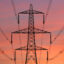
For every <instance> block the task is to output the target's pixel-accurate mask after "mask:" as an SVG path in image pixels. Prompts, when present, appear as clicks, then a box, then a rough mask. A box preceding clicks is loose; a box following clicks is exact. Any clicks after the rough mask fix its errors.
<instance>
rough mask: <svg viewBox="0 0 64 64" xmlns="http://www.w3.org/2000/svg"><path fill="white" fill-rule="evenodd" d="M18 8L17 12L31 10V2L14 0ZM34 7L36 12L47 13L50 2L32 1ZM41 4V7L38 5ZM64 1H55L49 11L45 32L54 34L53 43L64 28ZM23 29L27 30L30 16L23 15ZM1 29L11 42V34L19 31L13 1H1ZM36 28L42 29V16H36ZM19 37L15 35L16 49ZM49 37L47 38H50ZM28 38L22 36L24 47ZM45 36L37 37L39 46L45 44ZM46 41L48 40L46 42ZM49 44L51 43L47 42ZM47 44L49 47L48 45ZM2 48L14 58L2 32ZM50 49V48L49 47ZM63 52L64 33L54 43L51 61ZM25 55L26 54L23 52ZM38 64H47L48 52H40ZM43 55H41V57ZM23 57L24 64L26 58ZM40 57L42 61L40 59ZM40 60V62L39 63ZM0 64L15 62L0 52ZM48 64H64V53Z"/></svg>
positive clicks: (0, 34)
mask: <svg viewBox="0 0 64 64" xmlns="http://www.w3.org/2000/svg"><path fill="white" fill-rule="evenodd" d="M14 1H15V6H16V12H17V13H18V12H20V11H23V10H27V9H29V4H30V0H19V1H18V0H14ZM31 3H32V4H33V7H34V9H35V10H40V11H43V12H45V13H46V10H47V6H48V3H49V0H31ZM38 4H39V5H38ZM63 6H64V0H53V3H52V6H51V9H50V11H49V15H48V17H47V21H46V24H45V30H48V31H50V32H52V41H53V40H54V38H55V36H56V35H57V34H58V33H59V31H60V30H61V28H62V27H63V26H64V8H63ZM20 22H21V24H20V25H21V27H20V28H25V27H26V26H27V22H28V16H26V15H21V19H20ZM0 27H1V28H2V29H3V31H4V32H5V34H6V35H7V37H8V38H9V40H10V39H11V37H10V36H11V32H12V31H15V30H17V28H18V27H17V20H16V18H15V15H14V11H13V8H12V5H11V0H1V1H0ZM35 27H37V28H41V29H42V15H35ZM17 36H18V35H14V38H13V40H14V48H17V47H19V46H20V45H19V40H18V37H17ZM48 37H49V36H48ZM48 37H47V38H48ZM26 38H27V36H25V35H22V34H21V41H22V46H23V45H24V44H25V45H26V42H27V40H26ZM42 39H43V35H41V34H40V35H37V36H36V42H37V44H38V45H41V42H42V47H46V46H44V45H45V44H44V43H43V40H42ZM16 40H17V41H16ZM45 41H46V40H45ZM47 43H48V44H49V42H47ZM48 44H47V45H48ZM0 48H1V49H2V50H5V53H6V54H7V55H8V56H9V57H11V58H13V50H12V49H11V45H10V43H9V42H8V41H7V40H6V39H5V37H4V36H3V35H2V33H1V32H0ZM48 48H49V47H48ZM61 50H64V32H62V34H61V35H60V36H59V37H58V39H56V41H54V42H53V44H52V46H51V50H50V51H48V52H49V59H50V58H54V57H55V56H56V55H57V54H58V53H59V52H60V51H61ZM22 53H23V54H24V52H22ZM37 54H38V55H37V56H38V63H40V64H42V62H43V64H46V51H42V52H41V53H40V52H39V51H38V53H37ZM40 54H41V55H40ZM22 56H23V58H24V59H23V61H22V64H23V63H24V60H25V57H24V55H22ZM40 57H41V58H42V59H40ZM39 60H40V61H39ZM18 63H19V64H21V52H17V64H18ZM0 64H14V61H11V60H9V59H8V58H7V57H6V56H4V55H3V54H2V53H1V52H0ZM48 64H64V52H63V53H62V54H59V55H58V56H57V57H56V58H55V59H53V60H49V62H48Z"/></svg>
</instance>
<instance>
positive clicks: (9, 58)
mask: <svg viewBox="0 0 64 64" xmlns="http://www.w3.org/2000/svg"><path fill="white" fill-rule="evenodd" d="M0 52H1V53H2V54H3V55H5V56H6V57H7V58H8V59H10V60H13V59H12V58H10V57H9V56H8V55H7V54H6V53H5V52H4V51H3V50H1V49H0Z"/></svg>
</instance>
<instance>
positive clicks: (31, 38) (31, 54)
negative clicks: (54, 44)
mask: <svg viewBox="0 0 64 64" xmlns="http://www.w3.org/2000/svg"><path fill="white" fill-rule="evenodd" d="M20 14H29V21H28V28H25V29H21V30H18V31H14V32H12V33H11V43H12V42H13V34H19V33H23V34H28V41H27V46H25V47H21V48H18V49H16V50H26V51H27V52H26V60H25V64H31V62H32V60H33V61H34V62H33V63H32V64H38V62H37V54H36V50H48V49H46V48H42V47H39V46H36V43H35V34H39V33H41V34H42V33H46V34H49V35H50V44H51V32H48V31H45V30H41V29H38V28H35V27H34V14H42V15H43V24H45V13H43V12H40V11H36V10H33V6H32V4H30V8H29V10H27V11H23V12H19V13H18V24H19V23H20V21H19V15H20Z"/></svg>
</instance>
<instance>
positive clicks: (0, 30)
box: [0, 27, 11, 43]
mask: <svg viewBox="0 0 64 64" xmlns="http://www.w3.org/2000/svg"><path fill="white" fill-rule="evenodd" d="M0 32H1V33H2V35H3V36H4V37H5V39H6V40H8V42H9V43H11V42H10V40H9V39H8V37H7V36H6V34H5V33H4V31H3V30H2V28H1V27H0Z"/></svg>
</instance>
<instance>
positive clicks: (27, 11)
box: [18, 10, 45, 14]
mask: <svg viewBox="0 0 64 64" xmlns="http://www.w3.org/2000/svg"><path fill="white" fill-rule="evenodd" d="M30 11H31V10H26V11H22V12H19V13H18V14H30V13H32V14H45V13H43V12H40V11H36V10H32V12H30Z"/></svg>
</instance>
